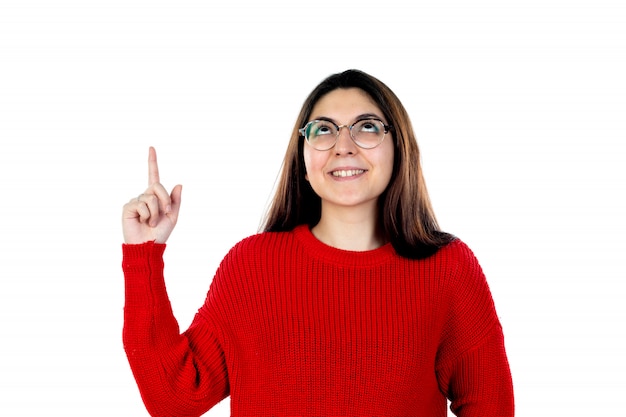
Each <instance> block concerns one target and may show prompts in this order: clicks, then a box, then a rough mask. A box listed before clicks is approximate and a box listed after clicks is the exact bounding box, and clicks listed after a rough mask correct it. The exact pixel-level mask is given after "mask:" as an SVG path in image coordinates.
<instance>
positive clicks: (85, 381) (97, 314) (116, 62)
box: [0, 0, 626, 417]
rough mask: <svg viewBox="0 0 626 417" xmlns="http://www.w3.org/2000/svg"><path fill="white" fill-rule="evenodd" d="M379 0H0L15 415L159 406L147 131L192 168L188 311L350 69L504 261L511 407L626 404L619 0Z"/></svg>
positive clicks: (499, 301) (493, 278)
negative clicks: (149, 307)
mask: <svg viewBox="0 0 626 417" xmlns="http://www.w3.org/2000/svg"><path fill="white" fill-rule="evenodd" d="M211 3H213V4H211ZM366 3H367V2H363V1H352V0H350V1H326V0H320V1H316V2H295V1H291V2H287V1H284V2H281V1H275V0H268V1H263V2H256V1H253V0H240V1H228V2H227V1H221V2H210V1H177V2H174V1H171V2H167V1H139V0H124V1H111V0H107V1H104V0H102V1H100V0H98V1H78V0H76V1H69V0H68V1H55V2H48V1H28V0H19V1H0V144H1V145H0V221H1V226H0V227H1V230H0V320H1V322H0V335H1V340H0V415H3V416H141V415H146V412H145V410H144V407H143V404H142V402H141V399H140V397H139V393H138V391H137V388H136V386H135V383H134V380H133V377H132V375H131V372H130V370H129V367H128V364H127V362H126V358H125V355H124V352H123V347H122V342H121V329H122V309H123V303H124V300H123V277H122V273H121V267H120V265H121V248H120V246H121V242H122V236H121V227H120V214H121V207H122V205H123V204H124V203H125V202H126V201H128V200H129V199H131V198H133V197H134V196H136V195H137V194H139V193H140V192H142V191H143V189H144V188H145V186H146V182H147V162H146V161H147V151H148V146H150V145H153V146H155V147H156V148H157V151H158V154H159V163H160V167H161V178H162V181H163V182H164V184H165V185H166V187H168V188H171V187H173V186H174V185H175V184H177V183H182V184H183V186H184V188H183V207H182V211H181V217H180V221H179V224H178V226H177V229H176V230H175V231H174V234H173V235H172V237H171V239H170V241H169V244H168V250H167V253H166V275H167V282H168V288H169V292H170V297H171V299H172V303H173V307H174V310H175V313H176V315H177V317H178V319H179V322H180V325H181V327H182V328H186V326H188V325H189V323H190V321H191V319H192V317H193V314H194V313H195V311H196V310H197V308H198V307H199V306H200V305H201V303H202V301H203V300H204V296H205V294H206V290H207V289H208V286H209V283H210V281H211V278H212V276H213V273H214V271H215V268H216V267H217V264H218V263H219V261H220V260H221V259H222V257H223V256H224V254H225V253H226V251H227V250H228V249H229V248H230V247H231V246H232V245H233V244H234V243H236V242H237V241H238V240H240V239H241V238H243V237H245V236H247V235H250V234H252V233H255V232H256V230H257V227H258V225H259V223H260V220H261V217H262V215H263V213H264V209H265V207H266V204H267V202H268V200H269V199H270V197H271V193H272V187H273V185H274V181H275V179H276V176H277V174H278V171H279V167H280V163H281V161H282V157H283V154H284V150H285V148H286V144H287V140H288V137H289V134H290V132H291V129H292V127H293V123H294V122H295V118H296V115H297V113H298V111H299V108H300V105H301V104H302V102H303V100H304V98H305V97H306V95H307V94H308V93H309V92H310V90H311V89H312V88H313V87H314V86H315V85H316V84H317V83H318V82H319V81H321V80H322V79H323V78H325V77H326V76H327V75H329V74H331V73H334V72H338V71H342V70H344V69H347V68H359V69H362V70H365V71H367V72H369V73H371V74H372V75H374V76H376V77H378V78H380V79H381V80H383V81H384V82H385V83H387V84H388V85H389V86H390V87H391V88H392V89H393V90H394V91H395V92H396V93H397V95H398V96H399V97H400V99H401V100H402V101H403V103H404V104H405V106H406V108H407V109H408V111H409V113H410V115H411V117H412V121H413V124H414V127H415V130H416V132H417V136H418V141H419V143H420V146H421V150H422V153H423V156H422V158H423V162H424V166H425V173H426V179H427V182H428V184H429V189H430V193H431V197H432V200H433V204H434V206H435V210H436V212H437V215H438V218H439V221H440V223H441V225H442V227H443V228H444V229H445V230H447V231H450V232H452V233H454V234H456V235H458V236H459V237H461V238H462V239H463V240H464V241H466V242H467V243H468V244H469V245H470V247H472V249H474V251H475V253H476V255H477V256H478V258H479V260H480V261H481V264H482V265H483V267H484V269H485V272H486V273H487V277H488V280H489V282H490V285H491V289H492V292H493V295H494V298H495V301H496V307H497V309H498V313H499V315H500V317H501V321H502V323H503V325H504V329H505V336H506V342H507V349H508V353H509V357H510V362H511V368H512V372H513V377H514V383H515V388H516V403H517V415H518V416H532V417H539V416H600V415H601V416H618V415H621V416H623V415H624V409H623V408H624V406H623V398H624V392H626V382H625V381H626V379H625V377H624V375H626V361H625V359H624V357H625V352H626V342H624V340H625V339H626V334H625V333H626V332H625V330H624V329H625V327H626V326H625V325H624V324H625V321H626V320H625V319H626V312H625V307H624V301H623V300H624V298H625V296H626V293H625V291H624V289H623V287H622V286H620V281H624V278H626V267H625V265H624V261H625V256H624V249H626V247H625V245H624V232H625V231H626V221H625V220H624V213H625V212H626V206H625V204H624V199H623V194H624V180H625V179H626V173H625V168H624V160H625V159H626V152H625V150H624V143H625V141H626V121H625V120H626V81H625V80H626V76H625V74H626V6H624V2H623V1H622V0H593V1H591V0H589V1H580V0H570V1H557V0H524V1H522V0H519V1H496V0H492V1H474V2H466V1H461V0H448V1H445V0H443V1H413V2H411V1H404V0H402V1H400V0H387V1H385V2H376V3H373V4H369V5H368V4H366ZM228 413H229V408H228V400H226V401H224V402H223V403H221V404H220V405H218V406H217V407H216V408H214V409H213V410H212V411H210V412H209V413H208V415H209V416H226V415H228Z"/></svg>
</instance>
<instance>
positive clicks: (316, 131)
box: [311, 120, 335, 137]
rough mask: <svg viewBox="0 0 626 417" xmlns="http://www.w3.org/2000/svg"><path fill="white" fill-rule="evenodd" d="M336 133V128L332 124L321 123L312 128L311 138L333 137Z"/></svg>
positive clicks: (314, 124)
mask: <svg viewBox="0 0 626 417" xmlns="http://www.w3.org/2000/svg"><path fill="white" fill-rule="evenodd" d="M334 132H335V126H333V125H332V123H330V122H326V121H323V120H322V121H319V122H317V123H313V126H311V136H314V137H315V136H324V135H332V134H334Z"/></svg>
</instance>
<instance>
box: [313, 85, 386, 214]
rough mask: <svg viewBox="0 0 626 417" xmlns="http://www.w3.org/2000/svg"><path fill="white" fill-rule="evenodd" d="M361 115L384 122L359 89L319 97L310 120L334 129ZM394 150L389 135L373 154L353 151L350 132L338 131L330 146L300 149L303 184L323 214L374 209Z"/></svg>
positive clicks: (367, 150)
mask: <svg viewBox="0 0 626 417" xmlns="http://www.w3.org/2000/svg"><path fill="white" fill-rule="evenodd" d="M364 115H367V117H370V118H371V117H374V118H378V119H380V120H382V121H383V122H384V123H385V124H387V123H388V121H387V120H385V118H384V116H383V114H382V111H381V110H380V109H379V108H378V106H377V105H376V104H375V103H374V102H373V100H372V99H371V98H370V96H368V95H367V94H366V93H365V92H364V91H363V90H360V89H358V88H348V89H336V90H333V91H331V92H330V93H328V94H326V95H324V96H323V97H322V98H321V99H320V100H319V101H318V102H317V103H316V104H315V106H314V107H313V110H312V112H311V118H310V120H315V119H326V120H332V121H333V122H334V123H335V124H336V125H339V126H341V125H347V126H349V125H352V124H353V123H354V122H356V121H357V120H359V119H361V118H362V117H363V116H364ZM393 160H394V147H393V138H392V136H391V133H387V135H386V136H385V139H384V140H383V141H382V143H381V144H380V145H378V146H377V147H375V148H373V149H363V148H360V147H358V146H357V145H356V144H355V143H354V141H353V140H352V138H351V137H350V131H349V129H348V128H347V127H346V128H342V129H341V130H340V133H339V137H338V138H337V142H336V143H335V146H334V147H332V148H330V149H329V150H326V151H319V150H316V149H314V148H313V147H311V146H310V145H309V144H308V143H305V145H304V163H305V167H306V172H307V176H306V178H307V180H308V181H309V183H310V184H311V187H312V188H313V190H314V191H315V193H316V194H317V195H318V196H319V197H320V198H321V200H322V215H323V214H324V212H325V211H326V212H327V211H328V210H332V209H334V208H339V207H360V208H367V209H371V210H372V213H374V212H375V209H376V201H377V199H378V197H379V196H380V195H381V194H382V193H383V191H385V189H386V187H387V185H388V184H389V180H390V179H391V174H392V172H393Z"/></svg>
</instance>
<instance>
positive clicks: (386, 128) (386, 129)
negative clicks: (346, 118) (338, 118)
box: [298, 117, 393, 151]
mask: <svg viewBox="0 0 626 417" xmlns="http://www.w3.org/2000/svg"><path fill="white" fill-rule="evenodd" d="M364 120H375V121H377V122H380V124H382V125H383V128H384V131H383V137H382V138H381V139H380V142H378V143H377V144H376V145H375V146H372V147H369V148H368V147H366V146H363V145H361V144H359V142H357V140H356V138H355V137H354V135H353V134H352V128H353V127H354V125H356V124H357V123H359V122H362V121H364ZM317 122H327V123H331V124H332V125H333V126H335V128H336V129H337V134H336V135H335V140H334V142H333V143H332V145H330V146H329V147H328V148H322V149H320V148H316V147H315V146H314V145H313V144H312V143H311V142H310V141H309V137H308V135H307V134H306V132H307V130H308V128H309V126H311V125H312V124H313V123H317ZM342 127H347V128H348V131H349V132H350V139H352V142H354V144H355V145H356V146H358V147H359V148H361V149H374V148H376V147H378V146H380V144H381V143H383V141H384V140H385V136H387V133H389V132H390V131H391V130H393V126H391V125H388V124H385V122H383V121H382V120H380V119H379V118H376V117H363V118H361V119H358V120H356V121H355V122H354V123H352V124H351V125H337V123H335V122H333V121H332V120H329V119H315V120H311V121H310V122H308V123H307V124H305V125H304V127H301V128H300V129H298V133H300V136H303V137H304V139H305V140H306V141H307V143H308V144H309V145H311V147H312V148H313V149H316V150H318V151H328V150H331V149H332V148H334V147H335V145H336V144H337V140H338V139H339V135H340V134H341V128H342Z"/></svg>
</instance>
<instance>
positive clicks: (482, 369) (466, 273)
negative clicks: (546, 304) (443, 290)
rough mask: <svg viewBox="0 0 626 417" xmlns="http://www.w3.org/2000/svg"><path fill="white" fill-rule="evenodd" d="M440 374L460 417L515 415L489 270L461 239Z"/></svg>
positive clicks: (452, 408)
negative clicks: (489, 280)
mask: <svg viewBox="0 0 626 417" xmlns="http://www.w3.org/2000/svg"><path fill="white" fill-rule="evenodd" d="M458 246H459V248H460V251H459V254H460V255H459V259H458V263H457V267H456V274H455V276H454V278H453V279H452V283H453V285H452V286H451V288H450V289H451V293H452V296H451V298H450V299H451V302H450V305H449V308H448V315H447V323H446V327H445V331H444V334H443V336H442V340H441V343H440V349H439V353H438V357H437V365H436V371H437V378H438V380H439V386H440V389H441V390H442V392H443V393H444V394H445V395H446V396H447V397H448V398H449V399H450V401H451V405H450V408H451V410H452V412H453V413H454V414H455V415H457V416H460V417H479V416H494V417H512V416H513V415H514V399H513V384H512V379H511V372H510V368H509V363H508V359H507V356H506V351H505V347H504V336H503V333H502V327H501V325H500V321H499V319H498V316H497V314H496V310H495V306H494V302H493V299H492V296H491V292H490V290H489V287H488V285H487V281H486V279H485V276H484V274H483V272H482V269H481V268H480V265H479V264H478V261H477V260H476V258H475V257H474V255H473V254H472V252H471V251H470V250H469V248H467V246H465V245H464V244H462V243H460V244H459V245H458Z"/></svg>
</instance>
